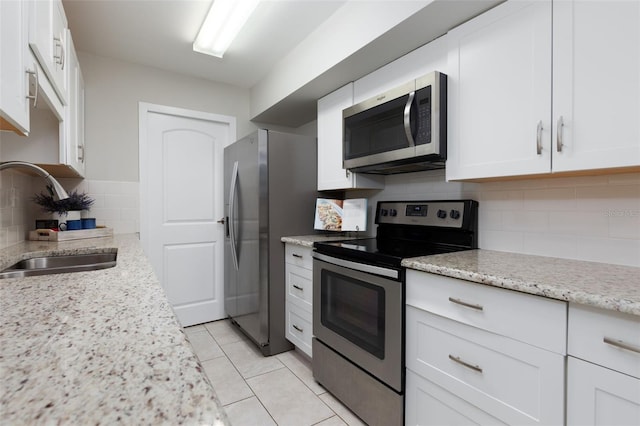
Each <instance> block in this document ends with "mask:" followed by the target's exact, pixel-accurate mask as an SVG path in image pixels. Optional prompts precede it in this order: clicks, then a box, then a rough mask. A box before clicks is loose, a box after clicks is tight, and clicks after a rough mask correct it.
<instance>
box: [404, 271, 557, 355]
mask: <svg viewBox="0 0 640 426" xmlns="http://www.w3.org/2000/svg"><path fill="white" fill-rule="evenodd" d="M407 304H408V305H411V306H414V307H416V308H419V309H422V310H425V311H428V312H433V313H435V314H438V315H441V316H443V317H446V318H450V319H453V320H455V321H459V322H462V323H464V324H468V325H471V326H473V327H477V328H480V329H483V330H487V331H490V332H492V333H496V334H500V335H502V336H507V337H511V338H513V339H516V340H519V341H521V342H525V343H528V344H530V345H533V346H537V347H539V348H543V349H547V350H550V351H553V352H556V353H559V354H565V353H566V346H567V343H566V339H567V304H566V302H562V301H559V300H552V299H546V298H544V297H539V296H533V295H530V294H525V293H519V292H517V291H513V290H506V289H502V288H496V287H491V286H488V285H484V284H477V283H472V282H468V281H463V280H459V279H455V278H449V277H444V276H442V275H435V274H429V273H426V272H419V271H415V270H408V271H407Z"/></svg>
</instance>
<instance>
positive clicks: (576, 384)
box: [567, 357, 640, 426]
mask: <svg viewBox="0 0 640 426" xmlns="http://www.w3.org/2000/svg"><path fill="white" fill-rule="evenodd" d="M639 424H640V380H639V379H636V378H634V377H631V376H627V375H626V374H622V373H618V372H616V371H613V370H609V369H608V368H604V367H600V366H598V365H595V364H591V363H589V362H585V361H582V360H579V359H576V358H573V357H569V358H568V367H567V425H580V426H586V425H594V426H595V425H602V426H605V425H606V426H615V425H629V426H630V425H639Z"/></svg>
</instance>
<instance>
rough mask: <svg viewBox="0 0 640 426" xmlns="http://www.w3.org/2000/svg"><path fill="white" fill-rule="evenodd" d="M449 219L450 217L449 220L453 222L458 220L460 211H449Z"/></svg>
mask: <svg viewBox="0 0 640 426" xmlns="http://www.w3.org/2000/svg"><path fill="white" fill-rule="evenodd" d="M449 217H451V219H454V220H458V219H460V211H459V210H451V211H450V212H449Z"/></svg>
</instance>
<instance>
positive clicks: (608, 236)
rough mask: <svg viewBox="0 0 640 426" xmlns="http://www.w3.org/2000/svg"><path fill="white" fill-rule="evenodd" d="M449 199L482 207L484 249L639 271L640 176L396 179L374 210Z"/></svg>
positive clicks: (389, 179) (388, 180)
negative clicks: (390, 203)
mask: <svg viewBox="0 0 640 426" xmlns="http://www.w3.org/2000/svg"><path fill="white" fill-rule="evenodd" d="M447 198H454V199H455V198H472V199H475V200H477V201H478V202H479V203H480V214H479V225H478V226H479V246H480V248H484V249H491V250H499V251H512V252H517V253H527V254H536V255H542V256H555V257H562V258H569V259H580V260H589V261H596V262H607V263H616V264H622V265H632V266H639V267H640V173H628V174H612V175H600V176H585V177H569V178H548V179H528V180H513V181H505V182H486V183H460V182H445V179H444V171H434V172H423V173H412V174H410V175H393V176H388V177H387V178H386V186H385V189H384V190H382V191H380V192H379V193H377V194H376V195H375V196H374V197H372V198H371V199H370V204H371V206H373V207H375V203H376V202H377V201H378V200H402V199H409V200H411V199H425V200H430V199H447ZM370 211H372V210H370ZM370 226H371V228H369V229H373V218H370Z"/></svg>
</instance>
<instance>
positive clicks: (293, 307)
mask: <svg viewBox="0 0 640 426" xmlns="http://www.w3.org/2000/svg"><path fill="white" fill-rule="evenodd" d="M312 252H313V249H312V248H310V247H303V246H299V245H296V244H285V280H286V286H287V293H286V294H287V295H286V302H285V327H286V329H285V337H286V338H287V340H289V341H290V342H291V343H293V344H294V345H295V346H296V347H297V348H298V349H300V350H301V351H302V352H304V353H306V354H307V355H309V356H311V338H312V337H313V328H312V324H313V320H312V314H313V287H312V285H313V259H312V257H311V253H312Z"/></svg>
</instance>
